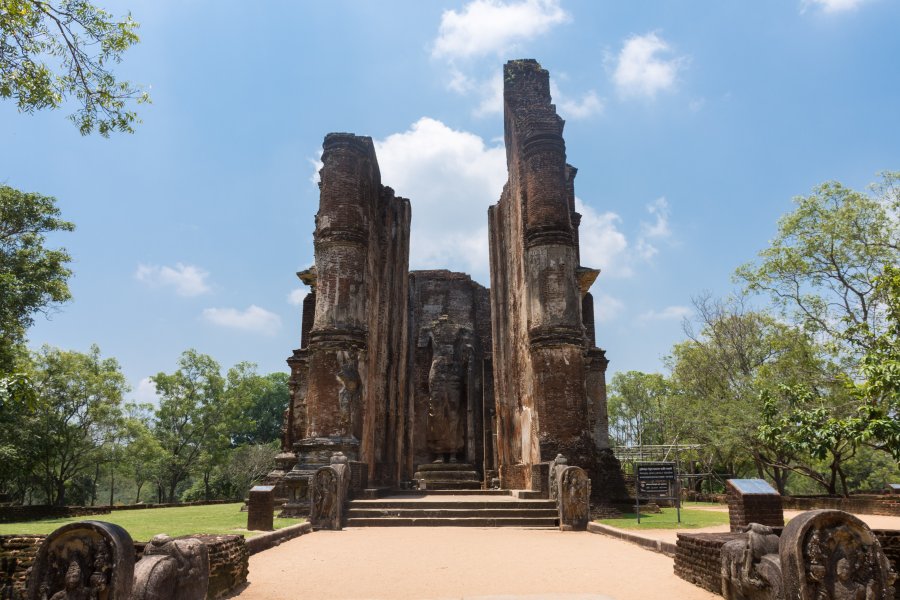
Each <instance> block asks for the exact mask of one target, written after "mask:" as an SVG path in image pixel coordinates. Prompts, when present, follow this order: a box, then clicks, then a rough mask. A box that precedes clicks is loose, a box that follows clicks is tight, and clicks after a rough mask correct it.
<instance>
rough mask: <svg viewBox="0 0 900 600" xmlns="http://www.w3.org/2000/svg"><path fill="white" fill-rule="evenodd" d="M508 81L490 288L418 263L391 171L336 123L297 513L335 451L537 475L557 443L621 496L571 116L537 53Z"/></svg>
mask: <svg viewBox="0 0 900 600" xmlns="http://www.w3.org/2000/svg"><path fill="white" fill-rule="evenodd" d="M504 79H505V86H504V88H505V89H504V105H505V108H504V112H505V131H506V152H507V166H508V173H509V180H508V182H507V184H506V185H505V187H504V189H503V193H502V196H501V197H500V200H499V202H498V203H497V204H496V205H495V206H492V207H491V208H490V210H489V214H488V220H489V229H490V272H491V275H490V279H491V289H490V290H488V289H486V288H484V287H483V286H481V285H479V284H478V283H476V282H474V281H472V279H471V278H470V277H469V276H468V275H465V274H462V273H453V272H450V271H446V270H433V271H409V269H408V264H409V250H410V249H409V232H410V219H411V209H410V201H409V200H407V199H404V198H400V197H397V196H395V195H394V192H393V190H392V189H391V188H389V187H386V186H384V185H382V182H381V175H380V171H379V168H378V161H377V157H376V156H375V150H374V146H373V144H372V140H371V138H368V137H362V136H356V135H353V134H348V133H332V134H329V135H327V136H326V137H325V142H324V145H323V155H322V162H323V167H322V169H321V171H320V183H319V187H320V204H319V211H318V213H317V215H316V228H315V233H314V246H315V264H314V266H313V267H311V268H310V269H307V270H306V271H303V272H301V273H298V276H299V277H300V278H301V280H302V281H303V282H304V283H306V284H307V285H309V286H310V288H311V292H310V294H309V295H308V296H307V298H306V299H305V301H304V303H303V323H302V334H301V347H300V349H298V350H295V351H294V353H293V355H292V356H291V357H290V358H289V359H288V364H289V366H290V367H291V402H290V406H289V408H288V410H287V412H286V415H285V434H284V440H283V452H282V454H281V455H280V456H279V468H278V470H276V472H275V473H277V474H285V473H286V475H283V481H282V482H281V483H280V485H281V486H282V487H280V488H279V489H278V490H277V492H276V493H278V495H279V496H282V497H283V496H286V495H288V494H287V492H286V491H285V490H286V488H288V487H291V485H293V486H294V487H293V488H292V489H294V490H295V491H294V492H293V493H292V494H291V503H293V506H294V507H295V508H297V509H298V510H301V509H302V508H303V506H304V505H305V504H308V500H307V498H308V490H307V487H306V486H307V485H308V483H307V482H308V479H309V476H310V475H311V474H312V473H314V472H315V470H316V469H317V468H318V467H320V466H323V465H327V464H328V462H329V459H330V457H331V455H332V453H334V452H342V453H343V454H344V455H345V456H347V457H348V459H349V461H350V465H351V467H352V466H353V465H354V464H357V465H359V467H360V468H361V470H362V472H363V473H367V476H368V477H367V478H368V481H367V482H366V484H365V485H367V486H370V487H380V488H386V487H393V488H397V487H403V486H406V485H409V484H410V482H411V481H412V480H414V479H415V480H417V481H419V482H420V487H421V486H425V485H426V484H427V487H428V488H429V489H434V488H438V489H440V488H443V489H460V488H475V487H477V488H481V487H490V486H491V485H492V483H493V484H494V485H496V484H497V482H498V481H499V485H500V486H501V487H502V488H507V489H526V490H527V489H531V487H532V480H531V472H532V466H533V465H536V464H538V463H541V462H547V461H551V460H553V459H554V457H555V456H556V455H557V454H558V453H562V454H564V455H565V456H566V457H568V459H569V464H570V465H577V466H580V467H583V468H584V469H585V470H586V471H587V473H588V474H589V475H590V478H591V480H592V486H591V487H592V489H593V491H594V494H595V495H596V496H601V497H606V498H608V499H612V500H616V499H621V498H623V497H625V495H626V494H625V491H624V487H623V485H622V478H621V474H620V470H619V465H618V462H617V461H616V460H615V458H614V457H613V456H612V453H611V451H610V449H609V441H608V433H607V414H606V384H605V371H606V366H607V362H608V361H607V360H606V357H605V353H604V351H603V350H601V349H600V348H598V347H597V346H596V344H595V332H594V323H593V299H592V297H591V294H590V293H589V291H588V290H589V288H590V287H591V285H592V284H593V282H594V280H595V279H596V277H597V275H598V274H599V271H598V270H597V269H591V268H587V267H583V266H581V264H580V262H579V246H578V225H579V221H580V215H579V214H578V213H577V212H575V204H574V202H575V194H574V179H575V173H576V169H575V168H574V167H572V166H571V165H569V164H567V163H566V153H565V142H564V140H563V137H562V131H563V120H562V119H561V118H560V117H559V116H558V115H557V114H556V109H555V107H554V105H553V104H552V103H551V99H550V88H549V74H548V72H547V71H545V70H544V69H542V68H541V67H540V65H539V64H538V63H537V62H536V61H534V60H517V61H510V62H509V63H507V64H506V66H505V68H504ZM363 465H364V466H363ZM276 479H278V477H276ZM291 482H293V483H291ZM275 483H279V482H275ZM298 486H299V487H298ZM297 490H299V492H298V491H297Z"/></svg>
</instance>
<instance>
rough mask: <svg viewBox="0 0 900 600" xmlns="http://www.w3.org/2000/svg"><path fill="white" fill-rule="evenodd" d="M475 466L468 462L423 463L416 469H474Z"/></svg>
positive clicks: (423, 470) (422, 470) (424, 470)
mask: <svg viewBox="0 0 900 600" xmlns="http://www.w3.org/2000/svg"><path fill="white" fill-rule="evenodd" d="M474 470H475V467H473V466H472V465H470V464H468V463H448V462H443V463H423V464H421V465H419V466H417V467H416V471H421V472H423V473H424V472H426V471H474Z"/></svg>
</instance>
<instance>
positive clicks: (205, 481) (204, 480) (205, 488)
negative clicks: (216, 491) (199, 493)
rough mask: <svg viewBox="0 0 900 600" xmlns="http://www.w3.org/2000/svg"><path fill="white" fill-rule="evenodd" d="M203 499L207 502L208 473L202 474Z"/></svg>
mask: <svg viewBox="0 0 900 600" xmlns="http://www.w3.org/2000/svg"><path fill="white" fill-rule="evenodd" d="M203 499H204V500H206V501H207V502H209V471H205V472H204V473H203Z"/></svg>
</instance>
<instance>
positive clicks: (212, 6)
mask: <svg viewBox="0 0 900 600" xmlns="http://www.w3.org/2000/svg"><path fill="white" fill-rule="evenodd" d="M97 1H98V3H100V4H103V5H104V6H106V7H108V8H109V9H110V10H111V11H112V12H114V13H115V14H123V13H124V12H126V11H128V10H130V11H131V12H132V14H133V16H134V18H135V19H136V20H138V21H139V22H140V23H141V30H140V34H141V38H142V42H141V43H140V45H138V46H136V47H135V48H133V49H132V50H130V51H129V52H128V53H127V55H126V57H125V60H124V62H123V63H122V64H121V65H120V66H119V68H118V73H119V74H120V75H121V76H122V77H123V78H127V79H131V80H132V81H135V82H137V83H140V84H143V85H145V86H149V87H150V91H151V95H152V97H153V104H152V105H149V106H144V107H142V108H141V111H140V112H141V116H142V118H143V121H144V122H143V124H141V125H140V126H139V128H138V131H137V133H135V134H134V135H130V136H129V135H117V136H114V137H112V138H111V139H102V138H100V137H99V136H92V137H81V136H79V135H78V132H77V130H76V128H75V127H74V126H72V125H71V124H70V123H69V122H68V121H66V120H65V118H64V117H65V112H63V111H57V112H49V113H41V114H38V115H34V116H26V115H20V114H18V113H17V112H16V110H15V107H14V106H13V104H12V103H10V102H4V103H0V141H2V143H0V181H3V182H4V183H6V184H7V185H11V186H14V187H17V188H20V189H23V190H28V191H37V192H41V193H44V194H48V195H53V196H55V197H57V198H58V200H59V205H60V207H61V209H62V211H63V214H64V215H65V217H66V218H68V219H70V220H72V221H74V222H75V223H76V224H77V227H78V229H77V230H76V231H75V232H74V233H69V234H64V235H59V236H54V237H53V238H52V242H53V243H56V244H60V245H64V246H65V247H67V248H68V249H69V250H70V251H71V253H72V255H73V257H74V261H73V265H72V268H73V269H74V272H75V275H74V277H73V279H72V281H71V287H72V292H73V295H74V299H73V301H72V302H70V303H68V304H66V305H65V306H63V307H61V309H60V310H59V311H58V312H56V313H55V314H54V315H52V318H51V319H50V320H44V319H42V318H41V319H39V320H38V323H37V324H36V325H35V327H34V328H33V329H32V330H31V332H30V340H31V343H32V345H35V346H36V345H39V344H43V343H48V344H52V345H56V346H60V347H64V348H73V349H79V350H85V349H87V348H88V347H89V345H90V344H91V343H98V344H99V345H100V347H101V349H102V350H103V352H104V354H106V355H112V356H115V357H117V358H118V359H119V360H120V361H121V363H122V366H123V368H124V371H125V373H126V375H127V376H128V378H129V380H130V381H131V383H132V385H133V387H134V388H135V391H134V392H133V393H134V395H135V396H136V397H138V398H141V399H147V398H150V397H151V392H152V390H151V388H150V387H149V386H148V382H147V379H146V378H147V377H148V376H150V375H153V374H155V373H157V372H159V371H161V370H162V371H171V370H172V369H174V368H175V366H176V361H177V358H178V356H179V354H180V353H181V351H183V350H184V349H187V348H192V347H193V348H197V349H198V350H199V351H201V352H206V353H209V354H211V355H212V356H214V357H215V358H216V359H218V360H219V361H220V362H221V363H222V364H223V365H224V366H230V365H232V364H234V363H235V362H238V361H241V360H250V361H254V362H256V363H258V364H259V367H260V370H261V371H263V372H268V371H275V370H286V367H285V364H284V359H285V358H286V357H287V356H288V355H289V354H290V352H291V350H292V349H293V348H295V347H297V346H298V345H299V337H300V309H299V306H298V302H299V300H300V299H302V295H303V293H304V290H303V289H302V286H301V284H300V283H299V282H298V281H297V279H296V277H295V275H294V273H295V272H296V271H298V270H300V269H303V268H305V267H307V266H309V265H310V264H311V262H312V239H311V233H312V230H313V215H314V214H315V211H316V207H317V202H318V194H317V188H316V186H315V183H314V178H315V169H316V161H317V159H318V154H319V148H320V146H321V142H322V138H323V137H324V135H325V134H326V133H328V132H330V131H350V132H354V133H357V134H360V135H369V136H372V137H373V138H374V140H375V142H376V148H377V151H378V157H379V162H380V165H381V170H382V179H383V181H384V183H385V184H387V185H390V186H392V187H393V188H394V189H395V190H396V191H397V193H398V194H399V195H403V196H406V197H409V198H410V199H411V201H412V209H413V230H412V253H411V259H410V263H411V268H434V267H446V268H450V269H454V270H460V271H465V272H468V273H471V274H472V275H473V277H474V278H475V279H477V280H478V281H480V282H482V283H484V284H485V285H486V284H487V283H488V270H487V229H486V211H487V207H488V206H489V205H490V204H492V203H495V202H496V201H497V198H498V197H499V194H500V190H501V187H502V185H503V182H504V181H505V179H506V172H505V155H504V151H503V142H502V135H503V123H502V106H501V103H500V95H499V94H500V74H501V69H502V65H503V63H504V62H505V61H506V60H509V59H512V58H524V57H528V58H537V59H538V60H539V61H540V62H541V63H542V64H543V66H544V67H545V68H547V69H549V70H550V73H551V80H552V82H553V86H554V87H553V95H554V101H555V103H556V105H557V108H558V111H559V112H560V114H561V115H562V116H563V118H565V119H566V132H565V137H566V141H567V150H568V158H569V162H570V163H572V164H573V165H575V166H576V167H578V169H579V172H578V177H577V179H576V194H577V196H578V199H579V206H580V208H579V210H580V211H581V212H582V213H583V215H584V218H583V221H582V231H581V239H582V262H583V263H584V264H586V265H588V266H595V267H600V268H601V269H602V270H603V273H602V274H601V276H600V278H599V279H598V281H597V283H596V284H595V285H594V288H593V293H594V296H595V298H596V303H597V306H596V314H597V315H598V323H597V330H598V331H597V340H598V344H599V345H600V346H601V347H604V348H606V350H607V353H608V357H609V358H610V359H611V364H610V371H611V372H616V371H621V370H630V369H639V370H645V371H653V370H660V369H662V368H663V367H662V362H661V359H662V357H663V356H665V354H666V353H667V352H668V351H669V349H670V348H671V346H672V344H673V343H675V342H677V341H679V340H680V339H681V338H682V331H681V321H682V319H683V318H684V317H689V316H690V313H691V308H690V307H691V297H692V296H696V295H698V294H699V293H701V292H704V291H710V292H712V293H713V294H716V295H723V294H727V293H728V292H729V291H731V290H732V289H733V284H732V283H731V280H730V278H731V274H732V272H733V270H734V268H735V267H737V266H738V265H739V264H741V263H743V262H745V261H748V260H751V259H753V257H754V256H755V255H756V253H757V252H758V251H759V250H760V249H762V248H763V247H765V246H766V244H767V241H768V240H769V239H770V238H771V236H772V235H773V233H774V228H775V222H776V219H777V218H778V217H779V216H780V215H781V214H783V213H785V212H786V211H788V210H790V208H791V203H790V200H791V197H792V196H795V195H798V194H804V193H807V192H808V191H809V190H810V189H811V188H812V187H813V186H814V185H816V184H818V183H821V182H823V181H826V180H829V179H837V180H840V181H842V182H844V183H845V184H848V185H851V186H854V187H858V188H862V187H864V186H865V185H866V184H868V183H869V182H871V181H874V180H875V179H876V174H877V173H878V172H879V171H882V170H885V169H897V168H900V135H898V131H900V111H898V110H897V107H898V106H900V78H898V77H897V72H898V58H900V36H898V35H897V33H896V32H897V24H898V23H900V3H898V2H895V1H893V0H758V1H754V2H749V1H746V2H722V1H720V0H706V1H697V2H674V1H668V2H664V1H655V2H651V1H646V2H639V3H638V2H598V1H595V0H471V1H468V2H466V1H455V2H421V1H418V0H416V1H405V2H400V1H393V2H377V3H376V2H349V1H329V2H316V3H313V2H293V1H291V2H289V1H274V0H269V1H266V2H252V3H248V2H231V1H226V0H218V1H215V2H213V1H211V0H209V1H207V0H190V1H186V2H173V1H163V0H152V1H151V0H115V1H114V2H111V1H106V0H97Z"/></svg>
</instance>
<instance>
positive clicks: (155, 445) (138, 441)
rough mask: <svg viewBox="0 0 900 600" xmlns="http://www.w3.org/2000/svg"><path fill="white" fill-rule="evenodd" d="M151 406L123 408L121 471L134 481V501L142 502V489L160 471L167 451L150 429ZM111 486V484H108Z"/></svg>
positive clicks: (134, 405)
mask: <svg viewBox="0 0 900 600" xmlns="http://www.w3.org/2000/svg"><path fill="white" fill-rule="evenodd" d="M152 418H153V416H152V413H151V405H149V404H130V405H128V406H127V407H126V416H125V419H124V428H123V429H124V431H123V438H124V439H123V442H122V446H123V447H122V454H121V460H120V462H119V463H118V464H119V467H120V471H121V473H122V474H123V475H124V476H125V477H127V478H128V479H130V480H131V481H132V482H133V483H134V487H135V497H134V502H135V503H139V502H140V501H141V490H142V489H143V488H144V485H145V484H146V483H147V482H150V481H154V480H156V479H157V477H158V475H159V474H160V471H161V467H162V464H163V462H164V460H165V459H166V453H165V451H164V450H163V447H162V445H161V444H160V442H159V440H158V439H157V438H156V436H154V435H153V431H152V430H151V429H150V425H151V423H152ZM110 487H112V485H111V486H110Z"/></svg>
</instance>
